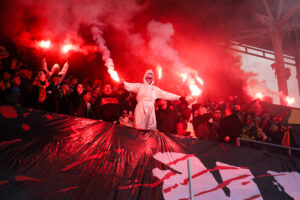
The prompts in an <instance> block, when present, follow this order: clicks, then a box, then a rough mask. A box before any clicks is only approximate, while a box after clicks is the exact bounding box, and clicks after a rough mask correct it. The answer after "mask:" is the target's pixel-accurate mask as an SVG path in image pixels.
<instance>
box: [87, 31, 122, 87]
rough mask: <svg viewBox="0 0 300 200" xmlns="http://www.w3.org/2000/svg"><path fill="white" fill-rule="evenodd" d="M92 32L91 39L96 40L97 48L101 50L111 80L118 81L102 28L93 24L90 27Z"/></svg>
mask: <svg viewBox="0 0 300 200" xmlns="http://www.w3.org/2000/svg"><path fill="white" fill-rule="evenodd" d="M92 33H93V39H94V40H95V41H96V44H97V45H98V48H99V49H100V51H101V52H102V60H103V61H104V65H105V66H106V68H107V71H108V73H109V75H110V77H111V78H112V79H113V80H115V81H117V82H119V81H120V78H119V76H118V73H117V71H116V70H115V67H114V61H113V60H112V59H111V57H110V51H109V49H108V47H107V46H106V44H105V40H104V38H103V37H102V34H103V32H102V30H101V29H100V28H99V27H98V26H94V27H92Z"/></svg>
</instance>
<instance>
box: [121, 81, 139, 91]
mask: <svg viewBox="0 0 300 200" xmlns="http://www.w3.org/2000/svg"><path fill="white" fill-rule="evenodd" d="M141 85H142V84H141V83H128V82H124V88H125V90H127V91H129V92H134V93H137V92H138V91H139V89H140V88H141Z"/></svg>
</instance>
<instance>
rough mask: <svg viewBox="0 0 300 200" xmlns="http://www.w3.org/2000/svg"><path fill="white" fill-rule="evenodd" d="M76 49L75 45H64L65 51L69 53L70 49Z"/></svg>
mask: <svg viewBox="0 0 300 200" xmlns="http://www.w3.org/2000/svg"><path fill="white" fill-rule="evenodd" d="M72 49H74V46H73V45H72V44H66V45H64V46H63V47H62V49H61V50H62V52H63V53H68V52H69V51H70V50H72Z"/></svg>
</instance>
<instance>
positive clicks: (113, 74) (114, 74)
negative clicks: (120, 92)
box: [108, 68, 120, 82]
mask: <svg viewBox="0 0 300 200" xmlns="http://www.w3.org/2000/svg"><path fill="white" fill-rule="evenodd" d="M108 73H109V75H110V77H111V78H112V79H113V80H115V81H117V82H120V78H119V75H118V73H117V71H116V70H114V69H112V68H110V69H108Z"/></svg>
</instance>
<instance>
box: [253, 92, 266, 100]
mask: <svg viewBox="0 0 300 200" xmlns="http://www.w3.org/2000/svg"><path fill="white" fill-rule="evenodd" d="M255 98H257V99H260V100H262V99H263V98H264V95H263V94H262V93H261V92H258V93H256V94H255Z"/></svg>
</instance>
